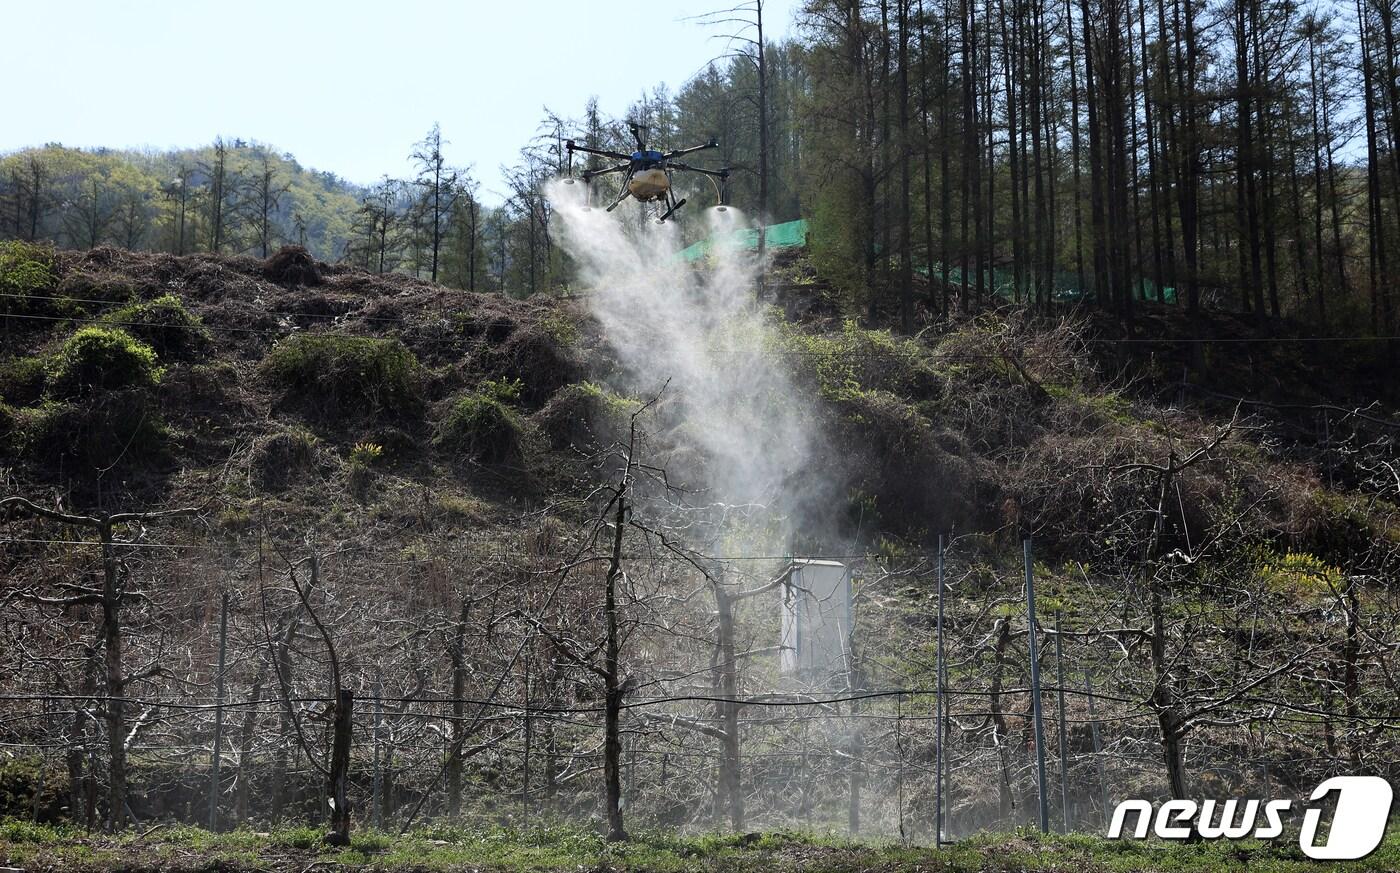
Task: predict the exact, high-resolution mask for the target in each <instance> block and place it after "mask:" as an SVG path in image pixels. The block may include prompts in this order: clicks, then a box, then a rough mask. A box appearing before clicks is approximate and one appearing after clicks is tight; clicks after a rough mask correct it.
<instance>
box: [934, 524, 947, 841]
mask: <svg viewBox="0 0 1400 873" xmlns="http://www.w3.org/2000/svg"><path fill="white" fill-rule="evenodd" d="M936 648H937V662H936V666H935V668H934V670H935V678H934V711H935V715H934V724H935V725H936V728H935V731H934V734H935V736H934V744H933V748H934V765H933V769H934V809H935V814H934V825H933V826H934V845H935V846H942V845H943V803H944V800H945V798H944V796H943V781H944V780H943V737H944V733H945V731H944V718H945V716H946V713H945V711H944V700H943V685H944V669H943V666H944V665H943V536H942V535H941V534H940V535H939V537H938V635H937V643H936Z"/></svg>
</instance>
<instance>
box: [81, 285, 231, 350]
mask: <svg viewBox="0 0 1400 873" xmlns="http://www.w3.org/2000/svg"><path fill="white" fill-rule="evenodd" d="M103 321H105V322H107V323H109V324H111V325H113V326H114V327H119V328H121V329H122V330H125V331H126V332H127V333H129V334H131V335H132V336H134V337H136V338H137V339H139V340H141V341H143V342H145V343H146V344H147V345H149V346H150V347H151V348H152V349H154V350H155V352H156V354H157V355H159V356H160V358H161V360H166V361H183V360H189V359H191V358H194V357H196V356H198V355H200V354H202V353H203V352H205V351H206V350H208V348H209V333H208V331H206V330H205V329H204V325H202V324H201V323H200V321H199V319H198V318H196V317H195V316H193V315H191V314H190V312H189V310H187V309H185V305H184V304H183V303H181V302H180V298H178V297H176V296H175V295H173V294H164V295H162V296H160V297H157V298H156V299H154V300H146V301H141V302H137V303H132V304H129V305H127V306H123V307H122V308H121V309H117V310H115V311H113V312H110V313H108V314H107V316H106V317H105V318H104V319H103Z"/></svg>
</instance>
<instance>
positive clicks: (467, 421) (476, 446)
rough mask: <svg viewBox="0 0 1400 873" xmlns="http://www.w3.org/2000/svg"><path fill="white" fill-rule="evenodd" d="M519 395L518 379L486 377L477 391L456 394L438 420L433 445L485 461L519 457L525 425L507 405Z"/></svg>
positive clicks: (497, 461)
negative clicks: (502, 379) (441, 417)
mask: <svg viewBox="0 0 1400 873" xmlns="http://www.w3.org/2000/svg"><path fill="white" fill-rule="evenodd" d="M518 394H519V382H518V381H513V380H511V381H504V382H502V381H494V380H488V381H486V382H483V383H481V385H480V386H479V387H478V389H477V390H476V391H472V392H468V393H465V394H461V395H459V396H458V397H457V398H456V399H454V400H453V401H452V403H451V405H450V406H449V407H448V410H447V414H446V415H445V416H443V419H442V421H441V422H439V423H438V427H437V432H436V433H435V434H434V436H433V445H435V446H437V447H439V448H443V449H448V450H452V451H457V452H463V453H465V454H467V455H469V456H471V457H473V458H475V459H477V460H479V461H483V462H486V463H493V464H499V463H504V462H507V461H513V460H517V459H519V457H520V456H521V453H522V447H523V435H524V424H523V423H522V422H521V419H520V415H519V414H518V413H517V412H516V411H515V410H514V409H513V408H511V406H510V405H509V404H510V402H511V400H512V399H513V398H514V397H516V396H518Z"/></svg>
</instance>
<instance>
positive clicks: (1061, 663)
mask: <svg viewBox="0 0 1400 873" xmlns="http://www.w3.org/2000/svg"><path fill="white" fill-rule="evenodd" d="M1055 685H1056V686H1057V687H1058V688H1059V693H1058V695H1057V696H1058V698H1059V708H1060V712H1059V716H1060V717H1059V724H1060V821H1061V827H1062V832H1063V833H1066V834H1067V833H1069V758H1068V756H1067V754H1066V752H1067V750H1068V748H1069V738H1068V736H1067V732H1066V730H1065V650H1064V646H1063V645H1062V644H1061V635H1060V611H1059V610H1058V609H1057V610H1055Z"/></svg>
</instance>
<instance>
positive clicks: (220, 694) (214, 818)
mask: <svg viewBox="0 0 1400 873" xmlns="http://www.w3.org/2000/svg"><path fill="white" fill-rule="evenodd" d="M227 657H228V592H227V591H226V592H224V596H223V597H222V598H221V599H220V601H219V673H218V676H217V678H216V679H215V686H216V689H217V690H216V692H215V693H216V695H217V696H216V703H215V704H214V749H213V751H212V753H211V756H212V760H211V762H210V767H209V830H211V831H214V830H218V829H219V764H220V757H221V755H220V752H221V751H222V746H223V744H224V663H225V661H226V659H227Z"/></svg>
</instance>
